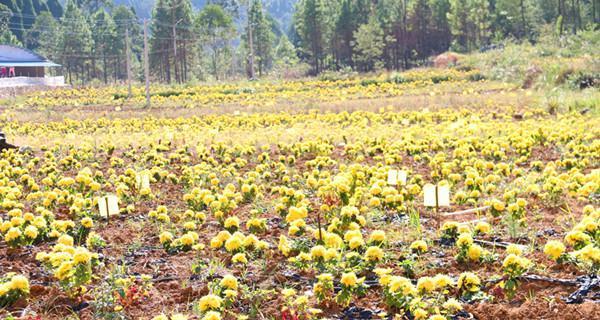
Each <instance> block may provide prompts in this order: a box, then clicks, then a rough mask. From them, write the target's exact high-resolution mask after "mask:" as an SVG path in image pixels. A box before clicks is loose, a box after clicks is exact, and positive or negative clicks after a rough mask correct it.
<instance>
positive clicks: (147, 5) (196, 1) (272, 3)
mask: <svg viewBox="0 0 600 320" xmlns="http://www.w3.org/2000/svg"><path fill="white" fill-rule="evenodd" d="M207 2H208V1H207V0H192V4H193V5H194V7H195V8H196V9H201V8H202V7H204V5H205V4H206V3H207ZM263 2H264V4H265V8H267V9H268V11H269V14H270V15H271V16H272V17H273V18H275V20H277V21H279V23H280V24H281V26H282V27H283V29H284V30H286V29H287V28H288V27H289V26H290V24H291V21H292V15H293V13H294V4H295V3H296V2H297V0H265V1H263ZM114 3H115V5H120V4H122V5H126V6H133V7H134V8H135V12H137V14H138V16H140V17H142V18H149V17H150V15H151V14H152V8H153V7H154V3H155V0H140V1H131V0H115V1H114Z"/></svg>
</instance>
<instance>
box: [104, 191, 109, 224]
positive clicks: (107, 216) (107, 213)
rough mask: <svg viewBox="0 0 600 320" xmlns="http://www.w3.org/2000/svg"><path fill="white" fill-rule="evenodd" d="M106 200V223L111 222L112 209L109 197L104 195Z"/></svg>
mask: <svg viewBox="0 0 600 320" xmlns="http://www.w3.org/2000/svg"><path fill="white" fill-rule="evenodd" d="M104 201H105V202H106V224H110V209H109V207H108V197H104Z"/></svg>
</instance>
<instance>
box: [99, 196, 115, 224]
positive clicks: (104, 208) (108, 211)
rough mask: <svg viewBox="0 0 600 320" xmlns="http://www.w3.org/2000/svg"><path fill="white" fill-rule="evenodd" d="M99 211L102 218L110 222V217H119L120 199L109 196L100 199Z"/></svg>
mask: <svg viewBox="0 0 600 320" xmlns="http://www.w3.org/2000/svg"><path fill="white" fill-rule="evenodd" d="M98 211H99V212H100V217H101V218H106V220H107V221H110V216H116V215H119V198H117V196H115V195H107V196H104V197H101V198H99V199H98Z"/></svg>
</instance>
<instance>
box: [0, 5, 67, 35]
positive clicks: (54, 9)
mask: <svg viewBox="0 0 600 320" xmlns="http://www.w3.org/2000/svg"><path fill="white" fill-rule="evenodd" d="M0 4H2V5H4V6H6V7H8V10H10V12H12V18H11V19H10V22H9V28H10V29H11V30H12V31H13V33H14V34H15V35H16V36H17V37H19V38H21V35H22V32H23V31H24V29H28V28H29V27H30V26H31V25H32V24H33V23H34V21H35V18H34V17H36V16H37V15H38V14H40V13H41V12H44V11H49V12H51V13H52V15H53V16H54V17H60V16H61V15H62V12H63V11H62V6H61V4H60V2H59V0H0ZM5 10H6V8H2V6H1V5H0V11H5Z"/></svg>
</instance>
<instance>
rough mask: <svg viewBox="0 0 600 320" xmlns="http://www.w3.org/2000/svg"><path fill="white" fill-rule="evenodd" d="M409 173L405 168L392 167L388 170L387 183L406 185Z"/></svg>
mask: <svg viewBox="0 0 600 320" xmlns="http://www.w3.org/2000/svg"><path fill="white" fill-rule="evenodd" d="M407 175H408V174H407V173H406V171H404V170H395V169H390V171H388V176H387V183H388V184H389V185H392V186H396V185H398V184H400V185H405V184H406V177H407Z"/></svg>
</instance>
